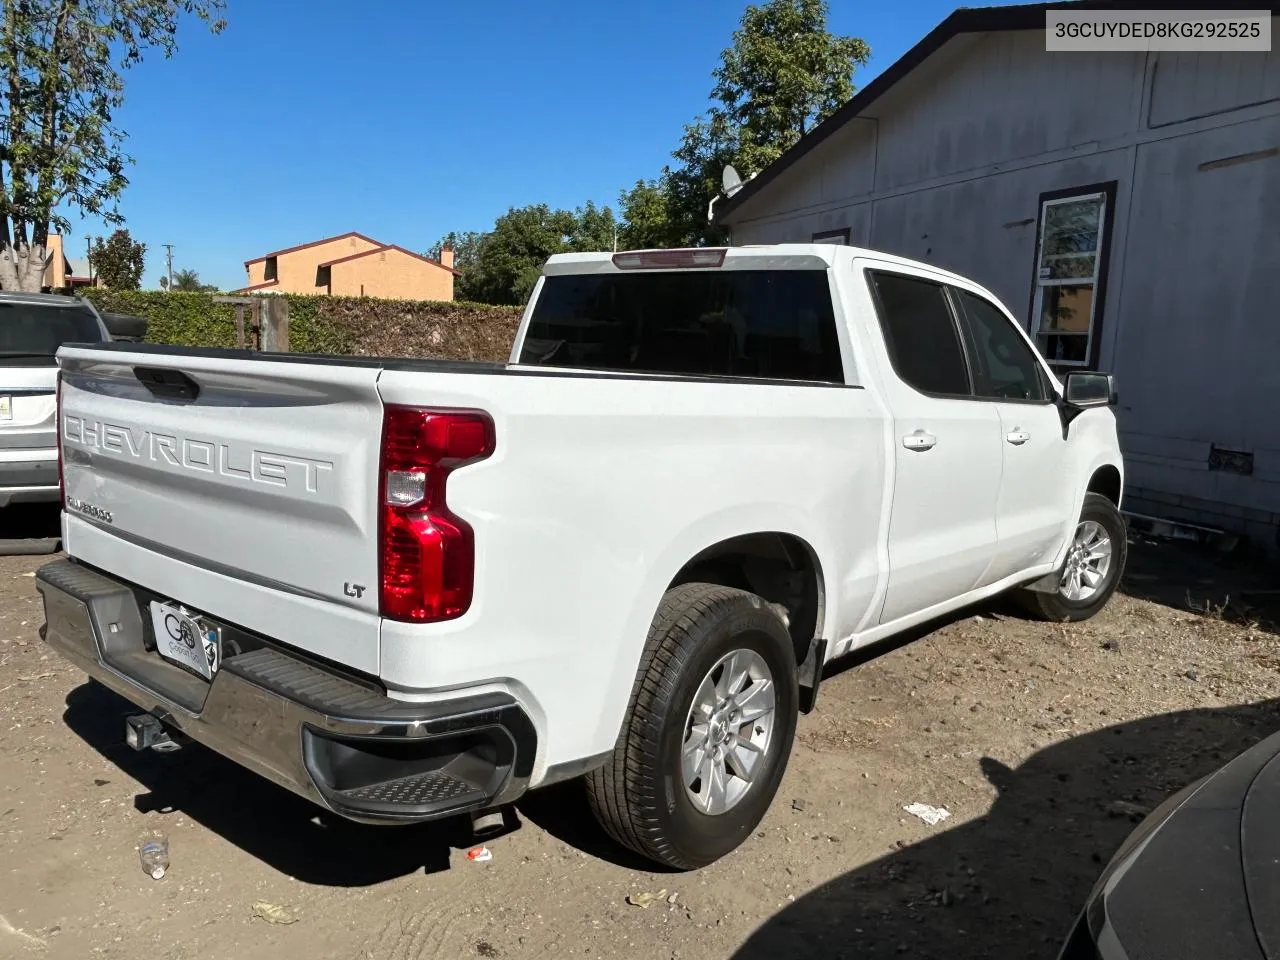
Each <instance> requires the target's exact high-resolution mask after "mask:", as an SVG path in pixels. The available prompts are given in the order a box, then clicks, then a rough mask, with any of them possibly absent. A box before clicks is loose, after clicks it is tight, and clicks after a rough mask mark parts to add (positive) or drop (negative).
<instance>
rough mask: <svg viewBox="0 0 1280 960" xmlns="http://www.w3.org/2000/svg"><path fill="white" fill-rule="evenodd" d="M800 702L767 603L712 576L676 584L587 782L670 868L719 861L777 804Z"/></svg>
mask: <svg viewBox="0 0 1280 960" xmlns="http://www.w3.org/2000/svg"><path fill="white" fill-rule="evenodd" d="M798 705H799V693H798V688H797V680H796V661H795V651H794V647H793V645H792V642H791V636H790V634H789V633H788V632H787V628H786V626H785V625H784V624H783V623H782V620H781V619H780V618H779V617H778V615H777V614H776V613H775V612H774V611H773V610H772V609H771V608H770V606H769V605H768V604H767V603H766V602H765V601H764V600H762V599H761V598H760V597H758V596H756V595H755V594H751V593H747V592H746V591H744V590H735V589H732V588H730V587H722V586H719V585H716V584H708V583H687V584H682V585H681V586H678V587H675V588H673V589H671V590H669V591H667V593H666V595H665V596H664V597H663V599H662V604H661V606H660V607H659V608H658V613H657V615H656V616H655V617H654V620H653V624H652V626H651V627H650V629H649V637H648V640H647V642H646V644H645V648H644V654H643V655H642V657H641V660H640V669H639V671H638V674H637V677H636V683H635V688H634V690H633V693H632V696H631V702H630V704H629V708H628V711H627V716H626V719H625V720H624V721H623V727H622V731H621V734H620V735H619V737H618V742H617V746H616V747H615V748H614V753H613V757H612V758H611V760H610V761H609V762H608V763H606V764H605V765H604V766H603V767H601V768H599V769H597V770H595V771H593V772H592V773H591V774H589V775H588V778H587V794H588V797H589V798H590V801H591V807H592V810H593V812H594V813H595V816H596V819H597V820H598V821H599V822H600V824H601V826H603V827H604V829H605V831H606V832H607V833H608V834H609V835H610V836H612V837H613V838H614V839H615V840H617V841H618V842H619V843H621V844H622V845H623V846H626V847H629V848H630V849H632V850H634V851H636V852H637V853H639V854H641V855H642V856H645V857H648V858H649V859H652V860H656V861H657V862H659V863H661V864H664V865H666V866H669V867H674V868H676V869H681V870H689V869H694V868H696V867H701V866H705V865H706V864H708V863H711V862H712V861H714V860H717V859H719V858H720V857H722V856H724V855H725V854H726V853H728V852H729V851H731V850H733V849H734V848H735V847H737V846H738V845H739V844H740V843H742V841H743V840H745V839H746V838H747V837H748V836H750V835H751V831H752V830H754V829H755V827H756V825H757V824H758V823H759V822H760V819H761V818H762V817H763V816H764V813H765V811H766V810H767V809H768V808H769V804H770V802H771V801H772V800H773V797H774V794H775V793H776V792H777V790H778V785H779V783H780V782H781V781H782V774H783V771H784V770H785V769H786V766H787V758H788V756H789V754H790V753H791V745H792V741H793V740H794V738H795V730H796V719H797V714H798Z"/></svg>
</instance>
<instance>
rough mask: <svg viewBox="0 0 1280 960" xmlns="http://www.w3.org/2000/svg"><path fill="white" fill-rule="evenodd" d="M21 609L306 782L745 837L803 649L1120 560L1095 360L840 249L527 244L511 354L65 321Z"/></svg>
mask: <svg viewBox="0 0 1280 960" xmlns="http://www.w3.org/2000/svg"><path fill="white" fill-rule="evenodd" d="M59 361H60V364H61V377H60V388H59V389H60V395H59V396H60V399H59V414H58V422H59V433H60V437H61V454H62V459H61V466H62V478H63V480H62V482H63V495H64V503H65V509H64V512H63V536H64V544H65V550H66V554H67V556H66V558H65V559H60V560H57V561H54V562H52V563H50V564H48V565H46V566H44V567H43V568H42V569H41V570H40V571H39V574H38V577H37V586H38V588H39V590H40V591H41V592H42V594H43V597H44V606H45V615H46V624H45V626H44V628H43V631H44V638H45V640H46V641H47V642H48V643H49V644H50V645H51V646H52V647H53V648H55V649H56V650H58V651H60V652H61V653H62V654H63V655H65V656H66V657H67V658H68V659H70V660H71V661H73V662H74V663H76V664H77V665H79V666H80V667H82V668H83V669H84V670H85V671H87V672H88V673H89V674H90V675H91V676H92V677H93V678H96V680H98V681H99V682H100V683H102V684H105V685H106V686H107V687H109V688H111V689H112V690H114V691H116V692H117V693H118V694H120V695H121V696H123V697H125V698H126V699H128V700H130V701H132V703H134V704H135V705H137V707H139V708H140V711H141V712H140V713H139V714H138V715H137V716H136V717H131V718H130V724H129V728H128V731H127V734H128V739H129V741H130V743H131V744H132V745H134V746H135V747H140V748H141V747H145V746H148V745H155V744H157V743H158V742H160V740H161V739H162V738H167V737H168V736H169V735H170V734H173V735H174V737H175V739H176V740H179V741H180V740H182V739H190V740H195V741H197V742H200V743H203V744H204V745H206V746H208V747H210V748H212V749H213V750H216V751H218V752H220V753H222V754H224V755H226V756H228V757H230V758H232V759H234V760H236V761H238V762H239V763H241V764H243V765H244V766H246V767H248V768H249V769H251V770H254V771H257V772H258V773H260V774H262V775H263V776H264V777H266V778H268V779H269V780H272V781H274V782H275V783H277V784H279V785H281V786H283V787H286V788H288V789H290V790H293V791H295V792H296V793H299V794H301V795H302V796H304V797H308V798H310V799H311V800H313V801H315V802H316V803H317V804H320V805H321V806H323V807H325V808H328V809H329V810H331V811H333V812H335V813H337V814H341V815H343V816H345V817H349V818H351V819H354V820H358V821H363V822H367V823H381V824H397V823H408V822H415V821H422V820H429V819H433V818H440V817H446V816H451V815H459V814H470V815H471V816H472V817H473V818H492V817H493V816H494V811H495V810H500V809H501V808H502V807H503V806H504V805H506V804H509V803H510V802H511V801H513V800H515V799H516V798H517V797H519V796H520V795H521V794H523V793H524V792H525V791H528V790H532V789H536V788H538V787H542V786H545V785H547V784H551V783H555V782H557V781H563V780H566V779H568V778H574V777H585V778H586V787H587V794H588V796H589V800H590V804H591V807H592V808H593V810H594V813H595V815H596V817H597V818H598V819H599V821H600V823H601V825H602V826H603V828H604V829H605V831H607V832H608V834H610V835H611V836H612V837H614V838H615V839H616V840H617V841H619V842H620V843H622V844H624V845H626V846H627V847H630V848H631V849H633V850H635V851H637V852H639V853H640V854H642V855H644V856H646V857H648V858H651V859H653V860H655V861H658V862H660V863H662V864H666V865H668V866H671V867H675V868H681V869H692V868H696V867H699V866H701V865H704V864H707V863H709V862H711V861H713V860H716V859H717V858H719V857H721V856H722V855H724V854H725V853H727V852H728V851H730V850H732V849H733V848H735V847H736V846H737V845H738V844H740V843H741V842H742V841H743V840H744V839H745V838H746V837H748V836H749V835H750V833H751V831H752V829H753V828H754V827H755V825H756V824H757V823H758V822H759V820H760V819H761V817H762V816H763V814H764V812H765V810H766V808H767V807H768V805H769V803H770V801H771V800H772V799H773V797H774V794H775V792H776V791H777V789H778V785H779V782H780V780H781V778H782V774H783V770H784V768H785V766H786V764H787V759H788V754H789V752H790V749H791V746H792V740H793V736H794V734H795V730H796V724H797V714H798V713H800V712H802V711H807V710H809V709H810V708H812V706H813V704H814V701H815V698H816V695H817V691H818V686H819V681H820V679H821V676H822V671H823V665H824V664H825V663H826V662H827V661H829V660H831V659H832V658H834V657H839V656H841V655H843V654H847V653H848V652H849V651H851V650H854V649H856V648H859V647H863V646H865V645H867V644H871V643H874V642H876V641H878V640H881V639H882V638H885V637H888V636H890V635H893V634H896V633H899V632H901V631H903V630H906V629H908V628H910V627H912V626H914V625H916V624H920V623H923V622H925V621H930V620H933V619H934V618H937V617H939V616H940V615H944V614H947V613H948V612H950V611H953V610H956V609H957V608H961V607H964V606H966V605H969V604H973V603H974V602H975V601H981V600H983V599H984V598H988V597H992V596H993V595H995V594H998V593H1001V592H1002V591H1006V590H1014V589H1017V590H1018V591H1020V595H1021V596H1022V598H1023V599H1024V601H1025V602H1026V604H1027V606H1028V608H1029V609H1030V610H1032V611H1034V612H1035V613H1037V614H1039V615H1041V616H1044V617H1048V618H1052V619H1055V620H1064V621H1065V620H1083V619H1085V618H1087V617H1090V616H1092V615H1093V614H1095V613H1096V612H1097V611H1098V610H1099V609H1101V608H1102V607H1103V605H1104V604H1105V603H1106V602H1107V600H1108V598H1109V597H1110V596H1111V594H1112V592H1113V591H1114V590H1115V588H1116V585H1117V582H1118V580H1119V577H1120V574H1121V569H1122V567H1123V565H1124V561H1125V555H1126V538H1125V527H1124V523H1123V520H1122V518H1121V516H1120V513H1119V511H1118V507H1119V503H1120V496H1121V488H1122V463H1121V458H1120V454H1119V451H1118V446H1117V438H1116V421H1115V417H1114V415H1113V412H1112V410H1111V409H1109V407H1111V406H1112V405H1113V403H1114V390H1113V384H1112V380H1111V377H1110V376H1108V375H1106V374H1102V373H1096V372H1072V373H1069V374H1067V375H1066V376H1065V378H1064V379H1062V380H1059V379H1058V378H1057V377H1056V376H1055V375H1054V373H1053V372H1052V371H1051V370H1050V368H1049V367H1048V366H1047V365H1046V364H1045V362H1044V360H1043V359H1042V358H1041V357H1040V355H1039V354H1038V353H1037V351H1036V349H1035V348H1034V346H1033V345H1032V343H1031V341H1030V340H1029V339H1028V338H1027V336H1026V335H1025V334H1024V333H1023V331H1022V329H1021V328H1020V327H1019V325H1018V324H1017V323H1016V322H1015V321H1014V319H1013V318H1012V317H1011V316H1010V314H1009V313H1008V311H1007V310H1005V308H1004V307H1003V306H1001V305H1000V303H999V301H998V300H997V299H996V298H995V297H994V296H992V294H991V293H990V292H988V291H987V290H985V289H983V288H982V287H981V286H978V285H977V284H975V283H972V282H970V281H968V280H966V279H964V278H963V277H960V276H956V275H955V274H952V273H948V272H945V271H943V270H939V269H936V268H934V267H930V266H927V265H925V264H922V263H915V262H912V261H909V260H904V259H900V258H897V257H894V256H889V255H886V254H881V253H875V252H872V251H869V250H862V249H856V248H850V247H840V246H830V245H781V246H765V247H738V248H734V247H730V248H724V249H701V248H700V249H691V250H663V251H639V252H626V253H617V254H612V255H610V254H607V253H604V254H566V255H557V256H555V257H552V258H551V259H550V261H548V262H547V264H546V266H545V267H544V270H543V273H542V276H541V277H540V279H539V280H538V283H537V285H536V288H535V290H534V292H533V295H532V297H531V299H530V302H529V304H528V307H527V308H526V310H525V311H524V314H523V319H522V322H521V324H520V327H519V331H518V334H517V337H516V341H515V345H514V348H513V350H512V353H511V358H510V361H509V362H508V363H505V364H480V363H450V362H435V361H427V360H411V359H386V360H380V359H368V358H357V357H333V356H323V357H321V356H294V355H287V354H285V355H281V354H265V353H244V352H232V351H223V350H198V349H183V348H173V347H163V346H142V345H135V344H125V343H114V344H102V345H98V346H68V347H64V348H63V349H62V350H61V351H60V352H59Z"/></svg>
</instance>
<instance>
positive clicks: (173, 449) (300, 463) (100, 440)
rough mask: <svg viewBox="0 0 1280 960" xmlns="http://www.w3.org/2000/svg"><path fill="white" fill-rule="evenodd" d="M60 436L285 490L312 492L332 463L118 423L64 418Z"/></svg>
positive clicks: (330, 471)
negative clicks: (156, 431)
mask: <svg viewBox="0 0 1280 960" xmlns="http://www.w3.org/2000/svg"><path fill="white" fill-rule="evenodd" d="M62 438H63V440H64V441H66V442H67V443H70V444H73V445H75V446H79V447H83V448H85V449H86V450H96V451H100V452H102V453H105V454H110V455H112V456H119V457H131V458H133V459H135V460H149V461H151V462H153V463H160V464H166V465H168V466H171V467H177V468H178V469H180V470H191V471H193V472H196V473H213V474H217V475H218V476H222V477H228V478H231V479H234V480H244V481H247V482H249V483H262V484H267V485H270V486H274V487H284V488H286V489H287V490H289V491H290V492H301V491H305V492H306V493H310V494H318V493H320V486H321V484H322V483H324V482H326V481H325V480H324V479H323V478H327V477H330V476H332V474H333V462H332V461H330V460H317V459H314V458H311V457H300V456H296V455H294V454H286V453H275V452H271V451H267V450H257V449H254V448H252V447H248V446H245V445H238V444H230V443H222V442H215V441H210V440H198V439H196V438H194V437H179V436H175V435H174V434H165V433H155V432H153V431H151V430H144V429H141V428H138V427H130V426H126V425H124V424H118V423H106V422H103V421H99V420H85V419H84V418H82V417H76V416H71V415H70V414H68V415H66V416H64V417H63V419H62Z"/></svg>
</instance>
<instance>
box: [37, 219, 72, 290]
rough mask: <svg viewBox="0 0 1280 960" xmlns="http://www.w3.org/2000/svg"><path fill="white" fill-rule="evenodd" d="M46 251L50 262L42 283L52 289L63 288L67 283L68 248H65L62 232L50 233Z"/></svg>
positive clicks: (45, 269) (46, 267)
mask: <svg viewBox="0 0 1280 960" xmlns="http://www.w3.org/2000/svg"><path fill="white" fill-rule="evenodd" d="M45 252H46V253H47V254H48V257H49V262H48V263H47V264H46V265H45V268H44V279H43V281H42V284H43V286H46V287H48V288H49V289H50V290H55V291H58V290H61V289H62V288H63V287H65V286H66V285H67V260H66V256H67V253H66V250H65V249H63V242H62V235H61V234H57V233H51V234H49V239H48V241H47V242H46V246H45Z"/></svg>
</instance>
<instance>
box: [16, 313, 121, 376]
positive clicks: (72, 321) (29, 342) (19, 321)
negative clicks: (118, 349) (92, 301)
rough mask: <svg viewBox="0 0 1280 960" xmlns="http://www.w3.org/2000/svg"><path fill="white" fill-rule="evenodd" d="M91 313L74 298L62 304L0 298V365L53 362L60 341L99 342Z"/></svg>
mask: <svg viewBox="0 0 1280 960" xmlns="http://www.w3.org/2000/svg"><path fill="white" fill-rule="evenodd" d="M101 340H102V330H101V328H100V327H99V326H98V318H97V317H96V316H94V314H93V312H92V311H90V310H88V309H86V308H85V307H82V306H79V305H78V304H76V303H75V302H74V301H71V302H68V303H67V304H66V306H63V305H61V304H56V303H55V304H50V303H40V302H37V301H22V300H3V299H0V364H23V365H28V364H34V365H40V364H50V365H51V364H53V363H54V355H55V354H56V353H57V352H58V348H59V347H61V346H62V345H63V344H64V343H99V342H100V341H101Z"/></svg>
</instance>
